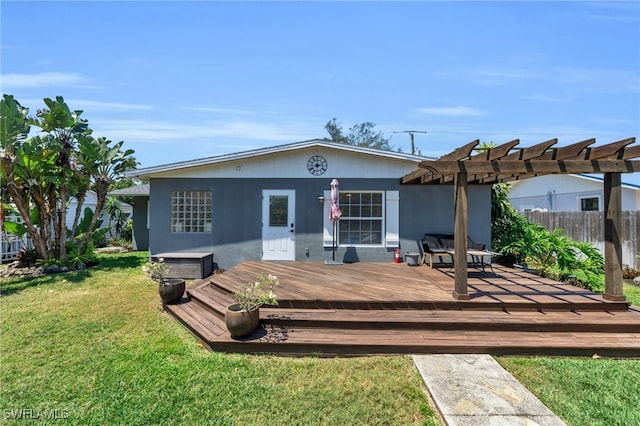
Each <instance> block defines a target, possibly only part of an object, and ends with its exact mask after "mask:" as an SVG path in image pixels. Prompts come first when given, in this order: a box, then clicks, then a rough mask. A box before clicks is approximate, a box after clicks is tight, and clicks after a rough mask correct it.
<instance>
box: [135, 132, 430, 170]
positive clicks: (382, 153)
mask: <svg viewBox="0 0 640 426" xmlns="http://www.w3.org/2000/svg"><path fill="white" fill-rule="evenodd" d="M316 146H322V147H327V148H332V149H338V150H343V151H350V152H356V153H360V154H370V155H376V156H378V157H386V158H393V159H396V160H408V161H415V162H416V163H419V162H421V161H424V160H434V159H435V158H431V157H424V156H420V155H412V154H407V153H404V152H396V151H387V150H382V149H375V148H368V147H362V146H354V145H348V144H344V143H338V142H331V141H329V140H325V139H312V140H308V141H302V142H295V143H290V144H285V145H276V146H271V147H266V148H258V149H253V150H249V151H241V152H236V153H232V154H223V155H218V156H215V157H206V158H200V159H196V160H189V161H181V162H177V163H169V164H162V165H158V166H151V167H145V168H142V169H137V170H132V171H130V172H127V173H126V176H128V177H141V176H148V175H150V174H154V173H161V172H167V171H172V170H179V169H185V168H189V167H196V166H204V165H209V164H216V163H222V162H225V161H232V160H242V159H245V158H250V157H258V156H261V155H267V154H274V153H278V152H284V151H293V150H296V149H303V148H309V147H316Z"/></svg>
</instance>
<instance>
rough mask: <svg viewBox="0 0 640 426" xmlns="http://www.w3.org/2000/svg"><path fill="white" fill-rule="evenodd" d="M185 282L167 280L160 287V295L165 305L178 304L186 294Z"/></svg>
mask: <svg viewBox="0 0 640 426" xmlns="http://www.w3.org/2000/svg"><path fill="white" fill-rule="evenodd" d="M184 289H185V284H184V280H182V279H178V278H172V279H168V280H165V281H164V282H163V283H160V284H159V285H158V293H160V298H161V299H162V303H163V304H164V305H172V304H174V303H178V302H179V301H180V299H182V295H183V294H184Z"/></svg>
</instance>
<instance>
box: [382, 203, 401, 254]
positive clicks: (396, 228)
mask: <svg viewBox="0 0 640 426" xmlns="http://www.w3.org/2000/svg"><path fill="white" fill-rule="evenodd" d="M385 198H386V203H385V205H386V211H385V218H384V219H385V225H386V234H385V242H386V246H387V247H400V191H387V192H386V194H385Z"/></svg>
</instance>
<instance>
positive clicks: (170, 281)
mask: <svg viewBox="0 0 640 426" xmlns="http://www.w3.org/2000/svg"><path fill="white" fill-rule="evenodd" d="M169 269H170V266H169V265H167V264H166V263H165V262H164V259H163V258H160V259H158V261H157V262H147V263H146V264H145V265H144V266H143V267H142V270H143V271H144V272H145V273H146V274H147V275H148V276H149V278H151V279H152V280H153V281H156V282H157V283H158V293H159V294H160V298H161V299H162V304H163V305H166V304H174V303H178V302H179V301H180V299H182V295H183V294H184V289H185V283H184V280H183V279H178V278H167V277H168V276H169Z"/></svg>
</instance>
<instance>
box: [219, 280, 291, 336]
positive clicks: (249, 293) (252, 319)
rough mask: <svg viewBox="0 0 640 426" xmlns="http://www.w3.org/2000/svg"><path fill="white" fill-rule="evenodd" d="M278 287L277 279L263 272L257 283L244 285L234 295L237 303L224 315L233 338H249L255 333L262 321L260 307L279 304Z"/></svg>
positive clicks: (228, 308) (229, 307)
mask: <svg viewBox="0 0 640 426" xmlns="http://www.w3.org/2000/svg"><path fill="white" fill-rule="evenodd" d="M278 285H280V283H279V282H278V278H277V277H275V276H273V275H271V274H267V273H266V272H263V273H261V274H260V275H258V277H257V278H256V280H255V281H253V282H248V283H244V284H242V285H241V286H240V288H239V289H238V291H236V292H234V293H233V295H232V297H233V300H235V301H236V303H234V304H233V305H230V306H228V307H227V310H226V312H225V315H224V320H225V323H226V324H227V329H229V332H230V333H231V336H233V337H247V336H249V335H250V334H251V333H253V330H255V329H256V327H257V326H258V320H259V319H260V306H262V305H277V304H278V298H277V297H276V295H275V293H274V292H273V289H274V288H275V287H277V286H278Z"/></svg>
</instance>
